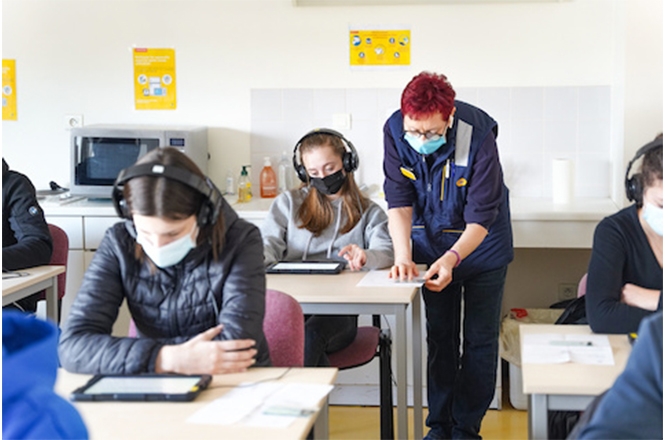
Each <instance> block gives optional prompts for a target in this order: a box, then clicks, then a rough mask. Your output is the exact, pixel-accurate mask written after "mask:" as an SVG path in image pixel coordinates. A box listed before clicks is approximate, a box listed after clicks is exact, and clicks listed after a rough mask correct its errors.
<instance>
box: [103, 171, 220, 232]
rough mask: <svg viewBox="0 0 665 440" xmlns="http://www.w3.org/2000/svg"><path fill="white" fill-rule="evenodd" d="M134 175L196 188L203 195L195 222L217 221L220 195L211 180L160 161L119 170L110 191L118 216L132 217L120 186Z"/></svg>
mask: <svg viewBox="0 0 665 440" xmlns="http://www.w3.org/2000/svg"><path fill="white" fill-rule="evenodd" d="M136 177H165V178H167V179H170V180H175V181H177V182H180V183H182V184H184V185H186V186H188V187H189V188H192V189H194V190H196V191H197V192H199V193H200V194H202V195H203V196H204V197H205V200H204V202H203V203H202V205H201V208H200V209H199V212H198V214H197V223H198V224H199V226H207V225H213V224H215V223H216V222H217V218H218V216H219V209H220V207H221V205H222V195H221V193H220V192H219V190H218V189H217V187H216V186H215V185H214V184H213V183H212V181H211V180H210V179H209V178H206V179H205V180H204V179H202V178H201V177H199V176H197V175H196V174H194V173H192V172H190V171H188V170H186V169H184V168H180V167H177V166H172V165H163V164H160V163H146V164H140V165H133V166H131V167H128V168H125V169H123V170H122V171H120V173H119V174H118V178H117V179H116V180H115V183H114V184H113V192H112V198H113V205H114V207H115V210H116V212H117V214H118V216H119V217H121V218H125V219H130V220H131V218H132V214H131V212H129V207H128V206H127V201H126V200H125V198H124V193H123V190H122V189H121V188H120V186H121V185H124V184H125V183H127V182H128V181H130V180H131V179H134V178H136Z"/></svg>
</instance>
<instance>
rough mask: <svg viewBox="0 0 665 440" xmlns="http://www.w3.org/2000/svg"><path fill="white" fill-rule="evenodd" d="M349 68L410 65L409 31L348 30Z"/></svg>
mask: <svg viewBox="0 0 665 440" xmlns="http://www.w3.org/2000/svg"><path fill="white" fill-rule="evenodd" d="M349 54H350V65H351V67H360V66H392V67H396V66H409V65H411V30H410V29H405V28H404V29H385V30H384V29H362V28H357V27H356V28H350V29H349Z"/></svg>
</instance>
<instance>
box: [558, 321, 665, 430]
mask: <svg viewBox="0 0 665 440" xmlns="http://www.w3.org/2000/svg"><path fill="white" fill-rule="evenodd" d="M594 406H595V407H594V409H593V410H592V412H591V414H590V417H589V418H588V423H587V424H586V425H584V424H582V423H581V424H580V426H578V427H576V428H575V433H571V436H570V437H569V438H577V439H609V438H625V439H656V438H663V312H662V311H660V312H657V313H655V314H653V315H651V316H648V317H645V318H644V319H643V320H642V322H641V323H640V327H639V331H638V337H637V341H635V346H634V347H633V351H632V352H631V353H630V357H629V358H628V363H627V364H626V368H625V369H624V370H623V372H622V373H621V375H620V376H619V377H618V378H617V380H616V381H615V382H614V385H612V387H611V388H610V389H609V390H608V391H607V392H606V393H604V394H603V395H602V396H601V397H600V398H599V400H598V401H597V402H595V401H594ZM587 411H590V410H587ZM577 433H579V435H577Z"/></svg>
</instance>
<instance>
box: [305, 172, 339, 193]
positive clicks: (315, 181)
mask: <svg viewBox="0 0 665 440" xmlns="http://www.w3.org/2000/svg"><path fill="white" fill-rule="evenodd" d="M309 181H310V183H311V185H312V186H313V187H314V188H316V189H317V190H318V191H319V192H320V193H321V194H325V195H327V196H331V195H333V194H337V193H338V192H339V190H340V189H342V185H344V182H345V181H346V175H345V174H344V171H343V170H339V171H337V172H336V173H333V174H331V175H329V176H326V177H324V178H319V177H310V178H309Z"/></svg>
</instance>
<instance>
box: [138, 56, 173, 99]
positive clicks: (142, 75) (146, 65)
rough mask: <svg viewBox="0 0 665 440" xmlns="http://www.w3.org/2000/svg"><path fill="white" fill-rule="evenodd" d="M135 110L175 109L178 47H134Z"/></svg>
mask: <svg viewBox="0 0 665 440" xmlns="http://www.w3.org/2000/svg"><path fill="white" fill-rule="evenodd" d="M133 55H134V102H135V106H136V110H175V108H176V93H175V90H176V86H175V85H176V81H175V50H174V49H145V48H134V50H133Z"/></svg>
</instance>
